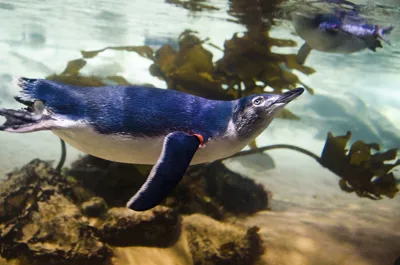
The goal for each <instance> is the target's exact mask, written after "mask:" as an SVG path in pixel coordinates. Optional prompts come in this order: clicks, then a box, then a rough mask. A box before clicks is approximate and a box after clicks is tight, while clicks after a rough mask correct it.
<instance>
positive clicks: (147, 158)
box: [52, 126, 246, 165]
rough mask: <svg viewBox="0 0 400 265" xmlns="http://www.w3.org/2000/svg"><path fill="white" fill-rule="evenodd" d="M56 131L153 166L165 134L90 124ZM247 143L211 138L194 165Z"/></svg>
mask: <svg viewBox="0 0 400 265" xmlns="http://www.w3.org/2000/svg"><path fill="white" fill-rule="evenodd" d="M52 132H53V133H54V134H56V135H57V136H58V137H60V138H61V139H63V140H64V141H65V142H67V143H68V144H70V145H71V146H73V147H75V148H76V149H78V150H80V151H82V152H84V153H87V154H90V155H93V156H96V157H100V158H103V159H106V160H110V161H115V162H121V163H130V164H149V165H154V164H155V163H156V162H157V160H158V157H159V156H160V153H161V150H162V147H163V143H164V138H165V136H159V137H148V138H134V137H131V136H124V135H116V134H109V135H107V134H100V133H98V132H96V131H94V130H93V129H92V128H90V127H87V126H85V127H80V128H69V129H54V130H52ZM245 146H246V143H242V142H240V141H237V140H234V139H229V138H225V139H211V140H210V141H209V142H207V143H206V145H205V147H204V148H200V149H199V150H198V151H197V152H196V154H195V155H194V157H193V159H192V161H191V163H190V164H191V165H194V164H201V163H207V162H212V161H214V160H218V159H221V158H225V157H228V156H230V155H232V154H234V153H236V152H238V151H240V150H241V149H243V148H244V147H245Z"/></svg>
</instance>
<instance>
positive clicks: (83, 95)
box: [0, 77, 304, 211]
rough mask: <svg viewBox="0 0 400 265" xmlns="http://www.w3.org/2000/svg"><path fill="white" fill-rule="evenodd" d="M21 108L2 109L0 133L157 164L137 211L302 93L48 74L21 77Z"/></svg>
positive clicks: (232, 148) (133, 205) (235, 147)
mask: <svg viewBox="0 0 400 265" xmlns="http://www.w3.org/2000/svg"><path fill="white" fill-rule="evenodd" d="M16 81H17V84H18V86H19V87H20V94H19V95H18V96H16V97H15V99H16V100H17V101H18V102H19V103H22V104H24V105H25V106H26V107H25V108H23V109H21V110H12V109H4V108H0V115H1V116H4V117H5V118H6V121H5V122H4V124H3V125H0V131H5V132H13V133H27V132H35V131H41V130H50V131H52V132H53V133H54V134H56V135H57V136H59V137H60V138H61V139H63V140H64V141H65V142H67V143H69V144H70V145H72V146H73V147H75V148H77V149H78V150H80V151H82V152H85V153H87V154H90V155H93V156H96V157H100V158H103V159H106V160H110V161H116V162H122V163H132V164H149V165H154V166H153V167H152V169H151V171H150V174H149V176H148V178H147V180H146V181H145V183H144V184H143V185H142V187H141V188H140V189H139V191H138V192H137V193H136V194H135V195H134V196H133V197H132V198H131V199H130V200H129V202H128V203H127V207H129V208H130V209H133V210H136V211H144V210H148V209H151V208H153V207H154V206H156V205H158V204H159V203H161V202H162V200H163V199H164V198H165V197H167V196H168V195H169V194H170V193H171V191H172V190H173V189H174V188H175V186H176V185H177V184H178V182H179V181H180V180H181V179H182V177H183V175H184V173H185V172H186V169H187V168H188V166H189V165H194V164H200V163H207V162H212V161H215V160H218V159H222V158H225V157H229V156H231V155H233V154H234V153H236V152H239V151H240V150H241V149H243V148H244V147H245V146H246V145H247V144H249V143H250V142H251V141H252V140H253V139H255V138H256V137H257V136H258V135H259V134H260V133H261V132H262V131H263V130H264V129H266V128H267V126H268V125H269V124H270V123H271V121H272V120H273V118H274V117H275V116H276V114H277V113H278V112H279V111H280V110H281V109H282V108H283V107H284V106H285V105H286V104H287V103H289V102H290V101H292V100H293V99H295V98H297V97H298V96H299V95H301V94H302V93H303V92H304V89H303V88H296V89H293V90H290V91H288V92H285V93H283V94H258V95H250V96H247V97H243V98H240V99H237V100H232V101H222V100H210V99H206V98H202V97H198V96H194V95H190V94H186V93H183V92H179V91H176V90H172V89H160V88H150V87H141V86H134V85H131V86H103V87H76V86H70V85H66V84H62V83H59V82H55V81H50V80H46V79H30V78H24V77H21V78H18V79H16Z"/></svg>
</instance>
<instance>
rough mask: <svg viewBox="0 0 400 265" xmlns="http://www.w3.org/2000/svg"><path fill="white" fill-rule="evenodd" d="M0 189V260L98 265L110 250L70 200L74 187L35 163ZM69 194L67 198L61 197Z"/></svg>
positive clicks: (7, 181) (26, 167)
mask: <svg viewBox="0 0 400 265" xmlns="http://www.w3.org/2000/svg"><path fill="white" fill-rule="evenodd" d="M0 187H1V189H0V209H1V210H0V218H1V219H0V255H1V256H2V257H3V258H6V259H11V258H18V259H24V258H25V259H28V260H29V261H30V262H31V263H33V264H36V263H37V264H41V262H45V263H46V264H60V263H66V264H68V263H73V264H78V265H79V264H90V263H92V262H93V263H92V264H98V263H101V262H104V261H106V260H108V259H109V257H110V255H111V251H110V249H109V247H108V246H107V245H106V244H105V243H103V242H102V241H101V240H100V238H99V236H98V235H99V233H98V231H97V229H95V228H93V227H91V226H89V224H88V223H87V221H86V220H85V218H84V217H83V216H82V215H81V213H80V210H79V208H78V207H77V206H76V205H75V204H74V202H73V200H72V199H71V198H77V196H74V195H73V190H74V189H73V184H69V183H68V182H67V181H66V178H65V177H61V176H59V175H57V174H55V173H54V171H53V169H52V168H51V167H50V165H49V164H48V163H46V162H43V161H40V160H33V161H32V162H31V163H29V164H28V165H26V166H25V167H24V168H22V169H21V170H20V171H16V172H14V173H12V174H10V175H9V179H8V180H6V181H5V182H3V183H2V184H1V186H0ZM65 194H68V195H69V196H70V197H69V196H65Z"/></svg>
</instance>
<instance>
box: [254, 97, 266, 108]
mask: <svg viewBox="0 0 400 265" xmlns="http://www.w3.org/2000/svg"><path fill="white" fill-rule="evenodd" d="M263 101H264V99H263V98H262V97H256V98H255V99H253V104H254V105H255V106H258V105H261V103H263Z"/></svg>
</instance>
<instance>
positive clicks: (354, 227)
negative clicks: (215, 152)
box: [227, 150, 400, 265]
mask: <svg viewBox="0 0 400 265" xmlns="http://www.w3.org/2000/svg"><path fill="white" fill-rule="evenodd" d="M268 154H269V155H270V156H271V157H272V158H273V160H274V162H275V166H276V167H275V168H273V169H271V168H270V169H267V167H268V165H265V163H264V164H263V161H265V158H262V156H261V155H254V156H251V157H246V158H244V159H240V160H238V159H231V160H228V161H227V165H228V166H229V167H230V168H231V169H234V170H235V171H237V172H240V173H243V174H245V175H247V176H252V177H253V178H255V179H256V180H257V181H258V182H259V183H262V184H264V185H265V187H267V188H268V189H270V190H271V191H273V201H272V205H271V207H272V211H266V212H260V213H258V214H256V215H254V216H252V217H249V218H247V219H246V221H245V223H246V225H249V226H250V225H251V226H253V225H257V226H259V227H260V228H261V230H260V233H261V234H262V236H263V239H264V240H265V245H266V247H267V252H266V253H265V255H264V256H263V261H264V262H265V263H266V264H273V265H325V264H327V265H330V264H340V265H350V264H351V265H385V264H388V265H391V264H393V262H394V260H395V259H396V258H397V257H400V198H399V196H398V197H396V198H395V199H388V198H384V199H383V200H380V201H372V200H369V199H365V198H363V199H361V198H359V197H357V196H356V195H355V194H353V193H351V194H348V193H344V192H342V191H341V190H340V188H339V186H338V180H339V178H338V177H337V176H336V175H334V174H332V173H331V172H329V171H327V170H326V169H324V168H322V167H321V166H319V165H318V164H317V163H315V162H314V161H313V160H312V159H310V158H308V157H305V156H303V155H301V154H299V155H297V154H293V152H290V151H284V150H283V151H280V150H279V151H270V152H269V153H268ZM288 155H290V159H288V158H289V156H288Z"/></svg>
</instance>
